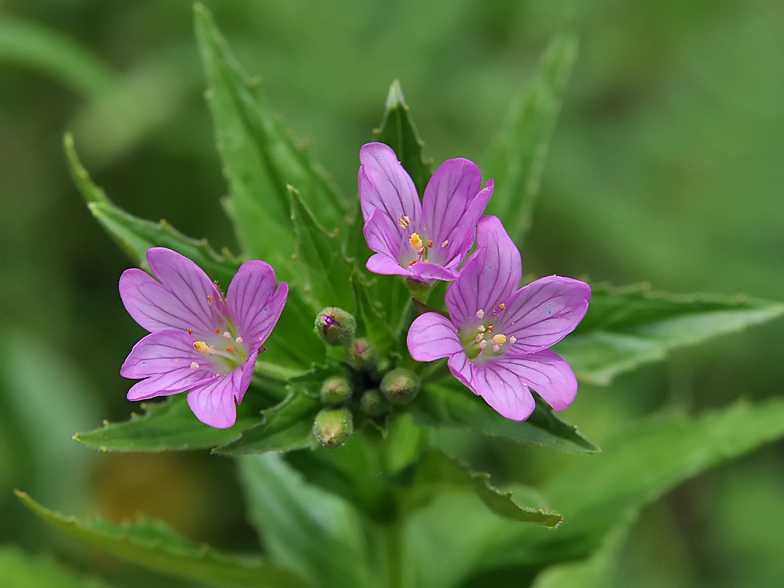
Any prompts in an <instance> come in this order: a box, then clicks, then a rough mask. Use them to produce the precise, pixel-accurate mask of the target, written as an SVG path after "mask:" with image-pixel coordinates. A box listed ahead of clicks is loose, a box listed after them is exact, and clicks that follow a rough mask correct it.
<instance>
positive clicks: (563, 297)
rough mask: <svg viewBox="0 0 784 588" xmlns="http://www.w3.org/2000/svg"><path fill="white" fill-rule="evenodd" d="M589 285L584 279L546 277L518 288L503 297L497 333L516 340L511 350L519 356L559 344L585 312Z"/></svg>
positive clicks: (589, 296) (589, 295) (588, 298)
mask: <svg viewBox="0 0 784 588" xmlns="http://www.w3.org/2000/svg"><path fill="white" fill-rule="evenodd" d="M590 300H591V288H590V286H588V284H586V283H585V282H580V281H579V280H572V279H570V278H561V277H558V276H548V277H546V278H541V279H539V280H536V281H535V282H532V283H530V284H528V285H527V286H525V287H524V288H521V289H520V290H518V291H517V292H515V293H514V294H512V296H510V297H509V298H508V299H507V300H506V303H505V304H506V309H505V310H504V311H503V312H502V313H501V314H500V317H499V318H500V320H499V321H498V323H497V324H496V326H495V329H496V332H498V333H503V334H504V335H506V336H507V338H509V337H511V336H514V337H515V338H516V339H517V340H516V341H515V343H514V345H512V346H511V348H510V351H509V352H510V353H513V354H515V355H519V354H522V353H533V352H536V351H540V350H542V349H547V348H548V347H551V346H553V345H555V344H556V343H558V341H560V340H561V339H563V338H564V337H566V335H568V334H569V333H571V332H572V331H574V329H575V328H576V327H577V325H578V324H579V323H580V321H581V320H582V319H583V317H584V316H585V313H586V312H587V311H588V302H589V301H590Z"/></svg>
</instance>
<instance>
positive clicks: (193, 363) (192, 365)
mask: <svg viewBox="0 0 784 588" xmlns="http://www.w3.org/2000/svg"><path fill="white" fill-rule="evenodd" d="M191 369H192V370H197V369H199V364H198V363H196V362H195V361H192V362H191Z"/></svg>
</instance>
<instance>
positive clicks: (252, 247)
mask: <svg viewBox="0 0 784 588" xmlns="http://www.w3.org/2000/svg"><path fill="white" fill-rule="evenodd" d="M194 12H195V19H196V36H197V39H198V42H199V48H200V50H201V57H202V61H203V64H204V71H205V73H206V76H207V81H208V83H209V90H208V92H207V99H208V102H209V105H210V108H211V111H212V115H213V118H214V120H215V129H216V134H217V137H218V149H219V151H220V153H221V156H222V158H223V164H224V170H225V174H226V177H227V179H228V181H229V184H230V188H231V200H230V202H229V209H230V210H231V211H232V218H233V220H234V222H235V224H236V227H237V232H238V237H239V239H240V242H241V243H242V244H243V246H244V249H245V252H246V253H247V254H248V255H249V256H250V257H251V258H254V259H264V260H267V261H269V262H271V263H272V264H273V265H275V267H276V268H278V267H279V266H280V267H281V268H287V267H290V263H291V258H290V256H291V254H292V253H293V252H294V249H295V241H294V235H293V233H292V231H291V230H290V224H289V195H288V186H289V185H291V186H294V187H296V188H297V189H298V190H299V191H300V192H301V194H302V198H303V200H304V201H305V202H307V203H308V204H309V205H310V206H311V207H313V208H314V209H316V210H318V211H319V214H320V215H321V222H322V224H323V225H324V226H326V227H327V228H328V229H330V230H331V229H332V228H334V227H340V226H343V225H344V224H345V218H344V217H345V216H346V215H347V214H349V213H350V212H351V210H352V207H351V206H350V204H349V203H348V201H347V200H346V198H345V197H344V196H342V195H341V194H340V193H339V192H338V190H337V188H336V187H335V186H334V184H333V183H332V182H331V181H330V180H329V179H328V178H327V177H326V175H325V174H324V172H323V171H322V170H321V169H319V168H317V167H316V166H314V165H313V164H312V163H311V162H310V159H309V156H308V154H307V152H306V151H305V150H304V149H303V147H302V146H300V145H298V144H297V143H296V142H295V141H294V140H293V139H292V138H291V136H290V135H289V133H288V132H287V131H286V130H285V129H284V128H283V125H282V124H281V122H280V120H279V119H278V118H277V117H276V116H275V115H274V114H273V113H272V111H271V110H270V108H269V106H268V105H267V103H266V100H265V99H264V97H263V96H262V95H261V92H260V91H259V83H258V82H257V81H252V80H250V79H249V78H248V76H247V75H246V74H245V73H244V72H243V71H242V69H241V68H240V66H239V64H238V63H237V61H236V60H235V58H234V56H233V55H232V54H231V51H230V49H229V48H228V46H227V44H226V41H225V40H224V39H223V37H222V35H221V34H220V31H218V29H217V27H216V26H215V24H214V23H213V20H212V14H211V13H210V12H209V11H208V10H207V9H206V8H204V7H203V6H202V5H201V4H196V6H195V7H194ZM285 277H286V278H288V277H289V276H285Z"/></svg>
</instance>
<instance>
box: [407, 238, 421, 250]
mask: <svg viewBox="0 0 784 588" xmlns="http://www.w3.org/2000/svg"><path fill="white" fill-rule="evenodd" d="M408 242H409V243H410V244H411V249H413V250H414V251H416V252H417V253H419V251H420V249H422V237H420V236H419V235H418V234H417V233H411V238H410V239H409V240H408Z"/></svg>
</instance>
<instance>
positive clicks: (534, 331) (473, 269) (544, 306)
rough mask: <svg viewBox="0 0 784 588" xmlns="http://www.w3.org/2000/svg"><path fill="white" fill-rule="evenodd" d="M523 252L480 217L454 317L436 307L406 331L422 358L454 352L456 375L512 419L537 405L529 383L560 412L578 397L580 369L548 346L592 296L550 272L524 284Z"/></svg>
mask: <svg viewBox="0 0 784 588" xmlns="http://www.w3.org/2000/svg"><path fill="white" fill-rule="evenodd" d="M522 273H523V267H522V263H521V261H520V253H519V251H518V250H517V248H516V247H515V245H514V243H512V240H511V239H510V238H509V236H508V235H507V234H506V231H505V230H504V227H503V225H502V224H501V221H500V220H498V219H497V218H496V217H493V216H486V217H484V218H482V219H481V220H480V221H479V226H478V232H477V250H476V252H475V253H474V254H473V255H471V257H470V258H469V259H468V261H466V263H465V265H464V266H463V269H462V271H461V272H460V276H459V277H458V278H457V280H455V281H454V282H453V283H452V284H451V285H450V286H449V288H448V289H447V292H446V305H447V308H448V309H449V316H450V318H446V317H444V316H442V315H440V314H438V313H435V312H430V313H427V314H423V315H422V316H420V317H418V318H417V319H416V320H415V321H414V322H413V324H412V325H411V328H410V329H409V331H408V340H407V342H408V350H409V352H410V353H411V357H413V358H414V359H415V360H417V361H433V360H436V359H440V358H442V357H448V358H449V362H448V366H449V369H450V371H451V372H452V374H453V375H454V376H455V377H456V378H457V379H458V380H460V381H461V382H462V383H463V384H464V385H466V386H467V387H468V388H470V389H471V390H472V391H473V392H474V394H478V395H480V396H482V398H484V399H485V401H486V402H487V403H488V404H489V405H490V406H492V407H493V408H494V409H495V410H496V411H497V412H498V413H500V414H501V415H502V416H505V417H506V418H508V419H512V420H515V421H524V420H525V419H527V418H528V417H529V416H531V413H532V412H533V410H534V406H535V404H534V399H533V396H532V395H531V392H530V390H529V388H533V389H534V390H536V392H537V393H538V394H539V395H540V396H541V397H542V398H543V399H544V400H545V401H546V402H547V403H548V404H549V405H550V406H552V407H553V408H554V409H555V410H559V411H560V410H563V409H565V408H567V407H568V406H569V405H570V404H571V403H572V401H573V400H574V397H575V395H576V394H577V379H576V378H575V377H574V372H572V369H571V368H570V367H569V364H567V363H566V362H565V361H564V360H563V359H561V357H559V356H558V355H557V354H555V353H553V352H552V351H548V350H547V348H548V347H551V346H552V345H555V344H556V343H557V342H558V341H560V340H561V339H563V338H564V337H565V336H566V335H568V334H569V333H571V332H572V331H573V330H574V329H575V327H577V325H578V324H579V322H580V321H581V320H582V318H583V317H584V316H585V313H586V311H587V310H588V302H589V301H590V299H591V288H590V287H589V286H588V284H586V283H584V282H580V281H578V280H572V279H569V278H559V277H557V276H550V277H547V278H542V279H540V280H536V281H535V282H533V283H531V284H529V285H527V286H525V287H524V288H519V285H520V280H521V278H522Z"/></svg>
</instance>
